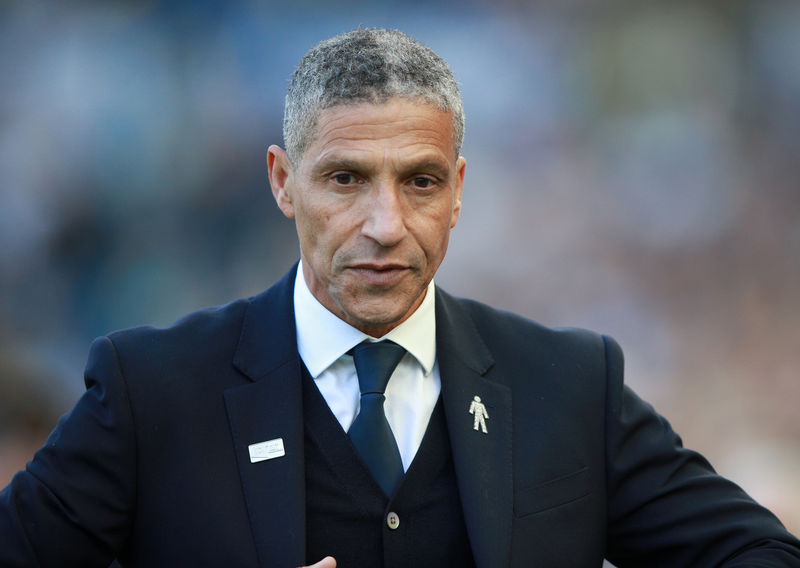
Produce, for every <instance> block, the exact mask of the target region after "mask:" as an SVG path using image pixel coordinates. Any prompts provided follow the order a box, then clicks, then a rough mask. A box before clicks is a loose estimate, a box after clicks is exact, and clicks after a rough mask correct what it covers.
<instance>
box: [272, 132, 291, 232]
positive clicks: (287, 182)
mask: <svg viewBox="0 0 800 568" xmlns="http://www.w3.org/2000/svg"><path fill="white" fill-rule="evenodd" d="M267 170H268V172H269V184H270V186H271V187H272V196H273V197H274V198H275V202H276V203H277V204H278V207H279V208H280V210H281V211H283V214H284V215H286V216H287V217H288V218H289V219H294V203H293V202H292V191H291V190H292V188H293V185H292V182H293V178H294V169H293V168H292V163H291V162H290V161H289V155H288V154H287V153H286V150H284V149H283V148H281V147H280V146H276V145H275V144H273V145H272V146H270V147H269V148H268V149H267Z"/></svg>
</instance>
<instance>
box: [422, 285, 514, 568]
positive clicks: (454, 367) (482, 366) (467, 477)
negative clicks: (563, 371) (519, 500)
mask: <svg viewBox="0 0 800 568" xmlns="http://www.w3.org/2000/svg"><path fill="white" fill-rule="evenodd" d="M436 343H437V358H438V361H439V372H440V375H441V378H442V400H443V402H444V408H445V415H446V417H447V427H448V431H449V433H450V443H451V446H452V451H453V462H454V464H455V469H456V478H457V479H458V490H459V495H460V497H461V505H462V507H463V509H464V520H465V523H466V526H467V533H468V534H469V539H470V544H471V546H472V552H473V555H474V557H475V563H476V565H477V566H478V567H479V568H497V567H504V566H508V565H509V563H510V551H511V515H512V510H513V509H512V507H513V502H512V499H513V493H512V491H513V487H512V463H511V459H512V452H511V434H512V421H511V390H510V389H509V388H508V387H507V386H505V385H501V384H499V383H496V382H493V381H490V380H488V379H486V378H485V375H486V373H487V372H488V371H489V369H490V368H491V367H492V365H493V364H494V360H493V358H492V355H491V353H489V350H488V349H487V347H486V345H485V344H484V343H483V340H482V339H481V338H480V336H479V334H478V332H477V330H476V329H475V326H474V324H473V322H472V320H471V319H470V317H469V316H468V315H467V314H466V313H465V312H464V310H463V308H462V307H461V306H460V305H459V304H458V302H457V301H456V300H454V299H453V298H452V297H450V296H449V295H448V294H446V293H444V292H442V291H440V290H439V289H438V288H437V289H436ZM475 396H478V397H480V403H481V404H483V405H485V408H486V411H487V414H488V418H487V419H485V423H486V429H487V433H485V434H484V433H483V432H482V430H481V428H480V426H479V429H478V430H475V429H474V415H473V414H470V406H471V403H472V402H473V401H474V400H475V398H474V397H475ZM476 402H477V401H476Z"/></svg>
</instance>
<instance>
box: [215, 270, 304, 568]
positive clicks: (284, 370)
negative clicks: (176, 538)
mask: <svg viewBox="0 0 800 568" xmlns="http://www.w3.org/2000/svg"><path fill="white" fill-rule="evenodd" d="M295 272H296V267H295V269H293V270H291V271H290V272H289V273H288V274H287V275H286V276H284V278H283V279H281V280H280V281H279V282H277V283H276V284H275V285H274V286H272V287H271V288H270V289H268V290H267V291H265V292H264V293H262V294H260V295H259V296H256V297H255V298H254V299H253V300H252V301H251V304H250V306H248V310H247V312H246V314H245V318H244V321H243V326H242V334H241V337H240V340H239V345H238V348H237V351H236V356H235V358H234V362H233V363H234V365H235V366H236V367H237V368H238V369H239V370H240V371H242V372H243V373H244V374H245V375H247V376H248V377H249V378H250V379H251V381H252V382H251V383H248V384H245V385H242V386H238V387H235V388H232V389H229V390H227V391H225V405H226V408H227V411H228V421H229V424H230V428H231V435H232V437H233V443H234V447H235V451H236V459H237V465H238V467H239V476H240V479H241V483H242V490H243V493H244V496H245V501H246V503H247V509H248V514H249V517H250V524H251V529H252V532H253V539H254V541H255V545H256V550H257V553H258V558H259V562H260V565H261V566H264V567H266V566H300V565H302V564H303V563H304V557H305V546H306V545H305V530H306V527H305V472H304V469H303V460H304V448H303V408H302V382H301V372H300V359H299V356H298V354H297V346H296V339H295V323H294V314H293V308H292V306H293V298H292V294H293V284H294V277H295ZM278 439H280V440H282V443H283V447H284V451H285V455H283V456H280V457H274V458H272V459H268V460H263V461H257V462H255V463H254V462H253V461H252V460H251V454H250V449H249V446H250V445H252V444H257V443H260V442H268V441H272V440H278ZM275 443H277V442H275Z"/></svg>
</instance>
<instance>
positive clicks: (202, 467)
mask: <svg viewBox="0 0 800 568" xmlns="http://www.w3.org/2000/svg"><path fill="white" fill-rule="evenodd" d="M293 282H294V270H292V271H291V272H290V273H289V274H287V275H286V276H285V277H284V278H283V279H282V280H281V281H280V282H278V283H277V284H275V285H274V286H273V287H271V288H270V289H268V290H267V291H265V292H264V293H262V294H260V295H259V296H256V297H254V298H251V299H248V300H240V301H236V302H233V303H231V304H228V305H226V306H223V307H219V308H213V309H209V310H204V311H201V312H196V313H194V314H191V315H189V316H187V317H186V318H184V319H182V320H181V321H179V322H178V323H176V324H175V325H173V326H172V327H170V328H168V329H155V328H146V327H143V328H136V329H132V330H127V331H122V332H117V333H114V334H111V335H110V336H108V337H104V338H100V339H98V340H96V341H95V343H94V344H93V346H92V350H91V354H90V357H89V362H88V365H87V368H86V375H85V381H86V386H87V391H86V393H85V394H84V395H83V397H82V398H81V399H80V401H79V402H78V403H77V405H76V406H75V408H74V409H73V410H72V411H71V412H70V413H69V414H68V415H66V416H65V417H64V418H63V419H62V420H61V421H60V422H59V425H58V426H57V428H56V429H55V430H54V432H53V433H52V435H51V436H50V438H49V439H48V441H47V443H46V444H45V446H44V447H43V448H42V449H41V450H39V452H37V454H36V456H35V458H34V459H33V461H32V462H31V463H29V464H28V467H27V469H26V471H24V472H20V473H19V474H17V476H15V478H14V479H13V481H12V482H11V484H10V485H9V487H7V488H6V489H5V490H3V492H2V493H0V567H2V568H12V567H22V566H25V567H28V566H42V567H55V566H65V567H76V568H77V567H80V568H88V567H92V566H96V567H98V568H103V567H105V566H108V564H109V562H110V561H111V559H113V558H114V557H118V558H119V559H120V560H121V561H122V563H123V564H125V565H128V566H140V567H146V568H158V567H167V566H169V567H178V566H187V567H188V566H192V567H202V566H208V567H214V568H219V567H221V566H235V567H237V568H246V567H257V566H260V567H273V566H275V567H295V566H298V565H301V564H303V563H304V562H306V561H316V560H319V559H317V558H309V559H306V558H304V556H305V519H304V514H305V495H304V491H305V487H304V479H305V477H304V469H303V467H304V464H303V408H302V396H301V394H302V393H301V361H300V359H299V357H298V353H297V346H296V341H295V324H294V315H293V309H292V285H293ZM436 294H437V296H436V318H437V356H438V362H439V367H440V372H441V377H442V394H441V396H442V399H443V403H444V409H445V413H446V419H447V425H448V430H449V434H450V439H451V444H452V452H453V459H454V463H455V469H456V475H457V479H458V489H459V494H460V496H461V502H462V505H463V509H464V517H465V522H466V526H467V530H468V533H469V539H470V545H471V547H472V550H473V553H474V556H475V560H476V564H477V566H478V567H479V568H502V567H509V566H514V567H525V568H528V567H531V566H542V567H548V568H549V567H561V566H565V567H566V566H575V567H599V566H600V565H601V564H602V559H603V557H604V556H605V557H607V558H609V559H610V560H611V561H613V562H614V563H615V564H618V565H619V566H630V567H639V566H641V567H644V566H647V567H658V566H665V567H666V566H668V567H711V566H722V565H724V566H727V567H744V566H747V567H752V566H761V567H768V566H776V567H777V566H800V548H799V547H800V543H798V542H797V541H796V540H795V539H794V538H793V537H792V536H791V535H789V534H788V533H787V532H786V531H785V530H784V529H783V527H782V526H781V525H780V523H779V522H778V521H777V519H775V518H774V517H773V516H772V515H771V514H770V513H769V512H768V511H766V510H765V509H763V508H761V507H760V506H758V505H757V504H756V503H754V502H753V501H752V500H751V499H750V498H749V497H748V496H747V495H746V494H745V493H744V492H742V491H741V490H740V489H739V488H738V487H736V486H735V485H733V484H732V483H730V482H728V481H726V480H725V479H723V478H721V477H719V476H718V475H716V474H715V473H714V472H713V470H712V469H711V467H710V466H709V465H708V464H707V463H706V461H705V460H704V459H703V458H702V457H701V456H699V455H698V454H696V453H694V452H691V451H688V450H685V449H683V448H681V445H680V440H679V438H678V436H677V435H676V434H675V433H674V432H673V431H672V429H671V428H670V426H669V424H668V423H667V422H666V421H665V420H664V419H663V418H661V417H660V416H659V415H657V414H656V413H655V412H654V411H653V409H652V408H651V407H650V406H649V405H647V404H646V403H644V402H643V401H642V400H640V399H639V398H638V397H637V396H636V395H635V394H634V393H633V392H631V391H630V390H629V389H627V387H625V386H623V368H622V367H623V363H622V353H621V351H620V349H619V347H618V346H617V345H616V343H615V342H614V341H613V340H611V339H609V338H607V337H603V336H600V335H596V334H594V333H591V332H587V331H580V330H552V329H548V328H545V327H542V326H540V325H538V324H536V323H534V322H531V321H529V320H526V319H524V318H521V317H519V316H516V315H513V314H510V313H505V312H500V311H497V310H494V309H492V308H489V307H487V306H485V305H482V304H479V303H477V302H473V301H469V300H460V299H455V298H453V297H451V296H449V295H448V294H446V293H444V292H443V291H441V290H438V289H437V292H436ZM476 395H477V396H480V397H481V400H482V401H483V403H484V404H485V405H486V408H487V410H488V415H489V419H488V420H486V426H487V430H488V432H487V433H483V432H482V431H476V430H475V429H474V428H473V416H472V415H471V414H470V413H469V407H470V403H471V401H472V400H473V397H474V396H476ZM278 438H280V439H282V440H283V445H284V449H285V455H284V456H282V457H276V458H274V459H270V460H265V461H260V462H257V463H251V459H250V453H249V450H248V447H249V446H250V445H251V444H255V443H258V442H262V441H269V440H275V439H278ZM404 520H406V521H407V522H413V519H411V520H407V519H404Z"/></svg>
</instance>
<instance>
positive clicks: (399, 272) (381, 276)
mask: <svg viewBox="0 0 800 568" xmlns="http://www.w3.org/2000/svg"><path fill="white" fill-rule="evenodd" d="M349 270H350V271H351V272H352V273H354V274H355V275H356V276H357V277H358V278H359V279H360V280H362V281H364V282H365V283H366V284H368V285H371V286H391V285H393V284H396V283H397V282H399V281H400V280H401V279H402V278H403V277H404V276H406V274H408V273H409V272H410V271H411V268H410V267H408V266H406V265H402V264H394V263H385V264H384V263H371V262H367V263H360V264H355V265H352V266H350V267H349Z"/></svg>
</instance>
